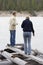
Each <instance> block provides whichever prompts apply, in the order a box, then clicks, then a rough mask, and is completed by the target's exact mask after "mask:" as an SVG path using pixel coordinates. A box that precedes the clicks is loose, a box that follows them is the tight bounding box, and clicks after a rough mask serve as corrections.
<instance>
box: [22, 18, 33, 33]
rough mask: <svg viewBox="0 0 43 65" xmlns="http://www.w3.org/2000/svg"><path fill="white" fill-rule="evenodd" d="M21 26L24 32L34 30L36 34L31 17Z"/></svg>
mask: <svg viewBox="0 0 43 65" xmlns="http://www.w3.org/2000/svg"><path fill="white" fill-rule="evenodd" d="M21 27H22V28H23V31H24V32H33V34H34V29H33V24H32V22H31V21H30V20H29V19H26V20H24V21H23V23H22V25H21Z"/></svg>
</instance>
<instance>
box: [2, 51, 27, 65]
mask: <svg viewBox="0 0 43 65" xmlns="http://www.w3.org/2000/svg"><path fill="white" fill-rule="evenodd" d="M2 55H3V56H5V57H6V58H7V59H9V60H11V61H12V62H13V63H16V64H18V65H22V64H23V65H25V64H26V63H27V62H26V61H24V60H22V59H20V58H18V57H15V58H12V57H11V56H12V54H9V53H8V52H6V51H4V52H3V53H2Z"/></svg>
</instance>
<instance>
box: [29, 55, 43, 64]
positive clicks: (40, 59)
mask: <svg viewBox="0 0 43 65" xmlns="http://www.w3.org/2000/svg"><path fill="white" fill-rule="evenodd" d="M30 58H31V59H32V60H35V61H36V62H38V63H40V64H43V59H42V58H39V57H37V56H33V55H30Z"/></svg>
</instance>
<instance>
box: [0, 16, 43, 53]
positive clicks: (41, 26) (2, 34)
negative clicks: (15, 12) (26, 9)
mask: <svg viewBox="0 0 43 65" xmlns="http://www.w3.org/2000/svg"><path fill="white" fill-rule="evenodd" d="M10 18H11V16H10V17H9V16H6V17H0V50H1V49H4V48H5V47H6V45H7V43H10V41H9V40H10V32H9V20H10ZM24 19H25V17H17V23H18V25H17V27H16V43H24V41H23V31H22V29H21V23H22V21H23V20H24ZM30 20H31V21H32V22H33V26H34V30H35V36H34V37H33V35H32V38H31V47H32V48H33V49H38V50H39V51H40V52H43V17H30Z"/></svg>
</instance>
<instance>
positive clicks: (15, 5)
mask: <svg viewBox="0 0 43 65" xmlns="http://www.w3.org/2000/svg"><path fill="white" fill-rule="evenodd" d="M0 10H17V11H21V10H22V11H25V10H27V11H32V10H36V11H38V10H43V0H0Z"/></svg>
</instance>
